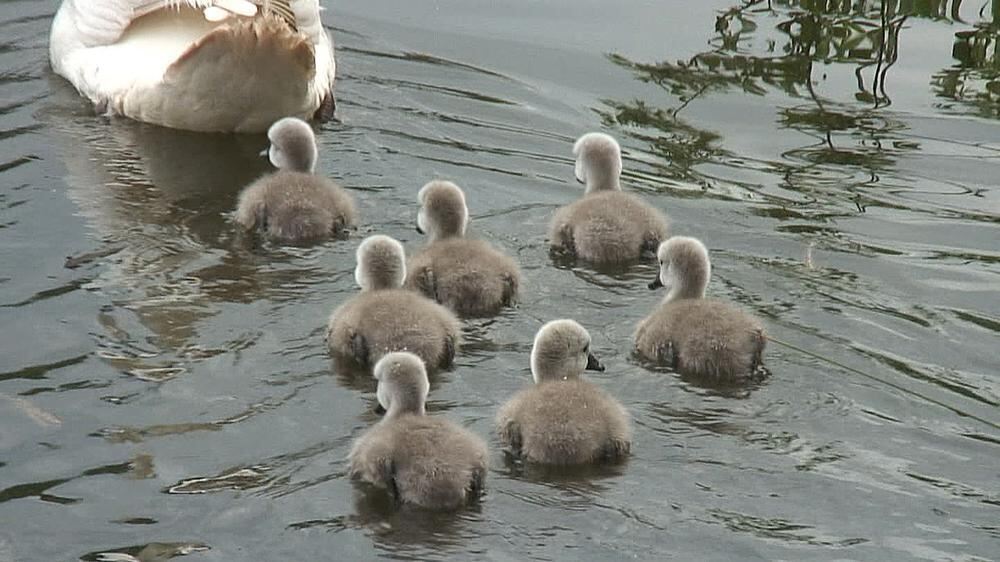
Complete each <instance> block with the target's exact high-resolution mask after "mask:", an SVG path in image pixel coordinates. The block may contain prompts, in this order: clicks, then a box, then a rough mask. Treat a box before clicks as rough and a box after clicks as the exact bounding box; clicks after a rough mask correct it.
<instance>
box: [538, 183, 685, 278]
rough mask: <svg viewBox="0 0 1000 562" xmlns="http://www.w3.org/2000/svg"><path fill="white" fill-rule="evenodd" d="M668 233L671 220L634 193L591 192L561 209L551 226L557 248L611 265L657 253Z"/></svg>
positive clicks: (550, 238)
mask: <svg viewBox="0 0 1000 562" xmlns="http://www.w3.org/2000/svg"><path fill="white" fill-rule="evenodd" d="M666 236H667V219H666V217H665V216H664V215H663V213H661V212H660V211H658V210H656V209H655V208H653V207H652V206H651V205H649V204H648V203H646V202H644V201H643V200H642V199H640V198H638V197H636V196H635V195H632V194H630V193H623V192H620V191H610V192H600V193H594V194H590V195H587V196H585V197H583V198H582V199H580V200H579V201H576V202H575V203H572V204H570V205H567V206H565V207H562V208H561V209H559V210H558V211H557V212H556V214H555V215H554V216H553V219H552V222H551V224H550V228H549V240H550V244H551V245H552V248H553V250H556V251H559V252H563V253H568V254H571V255H575V256H576V257H578V258H581V259H583V260H586V261H590V262H594V263H601V264H611V263H621V262H627V261H634V260H637V259H639V258H641V257H643V255H644V254H649V253H655V251H656V248H657V247H658V246H659V243H660V242H661V241H662V240H665V239H666Z"/></svg>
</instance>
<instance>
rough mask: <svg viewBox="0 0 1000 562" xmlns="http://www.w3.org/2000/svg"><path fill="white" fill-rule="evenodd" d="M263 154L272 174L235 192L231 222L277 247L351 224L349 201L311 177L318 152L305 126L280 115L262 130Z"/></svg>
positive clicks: (342, 193)
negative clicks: (265, 137) (268, 143)
mask: <svg viewBox="0 0 1000 562" xmlns="http://www.w3.org/2000/svg"><path fill="white" fill-rule="evenodd" d="M267 135H268V139H270V141H271V146H270V147H269V148H268V151H267V153H268V156H269V159H270V161H271V163H272V164H273V165H274V166H275V167H277V168H278V171H277V172H274V173H272V174H268V175H266V176H264V177H262V178H260V179H258V180H257V181H255V182H254V183H252V184H250V185H249V186H248V187H247V188H246V189H244V190H243V192H242V193H241V194H240V198H239V203H238V206H237V209H236V222H237V224H239V225H240V226H242V227H243V228H244V229H245V230H248V231H259V232H261V233H262V234H264V235H265V236H266V237H267V238H268V239H270V240H273V241H276V242H279V243H283V244H305V243H310V242H315V241H319V240H323V239H326V238H329V237H331V236H338V235H341V234H343V233H344V232H345V231H346V230H348V229H350V228H353V227H354V226H355V225H356V224H357V210H356V207H355V205H354V200H353V198H352V197H351V196H350V195H349V194H348V193H347V192H346V191H344V190H343V189H342V188H341V187H340V186H338V185H337V184H335V183H334V182H332V181H330V180H329V179H327V178H325V177H321V176H317V175H315V174H314V170H315V168H316V160H317V158H318V149H317V147H316V136H315V135H314V134H313V130H312V128H311V127H310V126H309V124H308V123H306V122H305V121H302V120H301V119H297V118H294V117H286V118H284V119H281V120H279V121H277V122H275V123H274V125H272V126H271V128H270V129H269V130H268V132H267Z"/></svg>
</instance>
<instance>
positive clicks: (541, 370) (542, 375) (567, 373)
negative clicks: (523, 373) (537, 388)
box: [531, 350, 580, 384]
mask: <svg viewBox="0 0 1000 562" xmlns="http://www.w3.org/2000/svg"><path fill="white" fill-rule="evenodd" d="M531 376H532V378H534V380H535V384H541V383H543V382H546V381H560V380H568V379H572V378H576V377H579V376H580V373H579V372H578V371H577V370H575V369H574V368H573V365H571V364H570V363H569V362H567V361H560V362H555V361H545V360H544V359H542V358H541V357H539V356H538V354H536V353H535V350H532V352H531Z"/></svg>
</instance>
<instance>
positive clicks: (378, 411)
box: [375, 402, 385, 416]
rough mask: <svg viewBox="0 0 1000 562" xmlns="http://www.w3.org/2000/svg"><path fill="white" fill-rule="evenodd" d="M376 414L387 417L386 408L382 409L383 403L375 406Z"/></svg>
mask: <svg viewBox="0 0 1000 562" xmlns="http://www.w3.org/2000/svg"><path fill="white" fill-rule="evenodd" d="M375 414H376V415H379V416H384V415H385V408H383V407H382V403H381V402H379V403H378V404H376V405H375Z"/></svg>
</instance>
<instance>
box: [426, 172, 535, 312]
mask: <svg viewBox="0 0 1000 562" xmlns="http://www.w3.org/2000/svg"><path fill="white" fill-rule="evenodd" d="M417 200H418V201H419V202H420V210H419V211H418V212H417V230H418V231H419V232H422V233H426V234H427V235H428V236H429V237H430V244H428V245H427V246H426V247H424V248H423V249H421V250H420V251H419V252H418V253H417V254H416V255H415V256H413V258H412V259H411V260H410V274H409V276H408V278H407V282H406V286H407V287H408V288H410V289H414V290H417V291H420V292H421V293H423V294H424V295H425V296H427V297H428V298H431V299H434V300H436V301H437V302H439V303H441V304H443V305H444V306H446V307H448V308H450V309H451V310H453V311H455V313H457V314H460V315H462V316H489V315H493V314H496V313H498V312H500V310H501V309H503V308H504V307H506V306H510V305H512V304H514V302H515V301H516V300H517V294H518V290H519V287H520V284H521V269H520V268H519V267H518V265H517V263H516V262H515V261H514V260H513V259H511V258H510V256H507V255H506V254H504V253H502V252H500V251H499V250H497V249H496V248H494V247H493V246H491V245H490V244H489V243H487V242H485V241H482V240H470V239H468V238H465V229H466V226H467V225H468V223H469V209H468V207H467V206H466V203H465V194H464V193H463V192H462V189H461V188H459V187H458V186H457V185H455V184H454V183H452V182H450V181H440V180H437V181H432V182H429V183H428V184H426V185H425V186H424V187H423V188H422V189H421V190H420V193H419V194H418V196H417Z"/></svg>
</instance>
